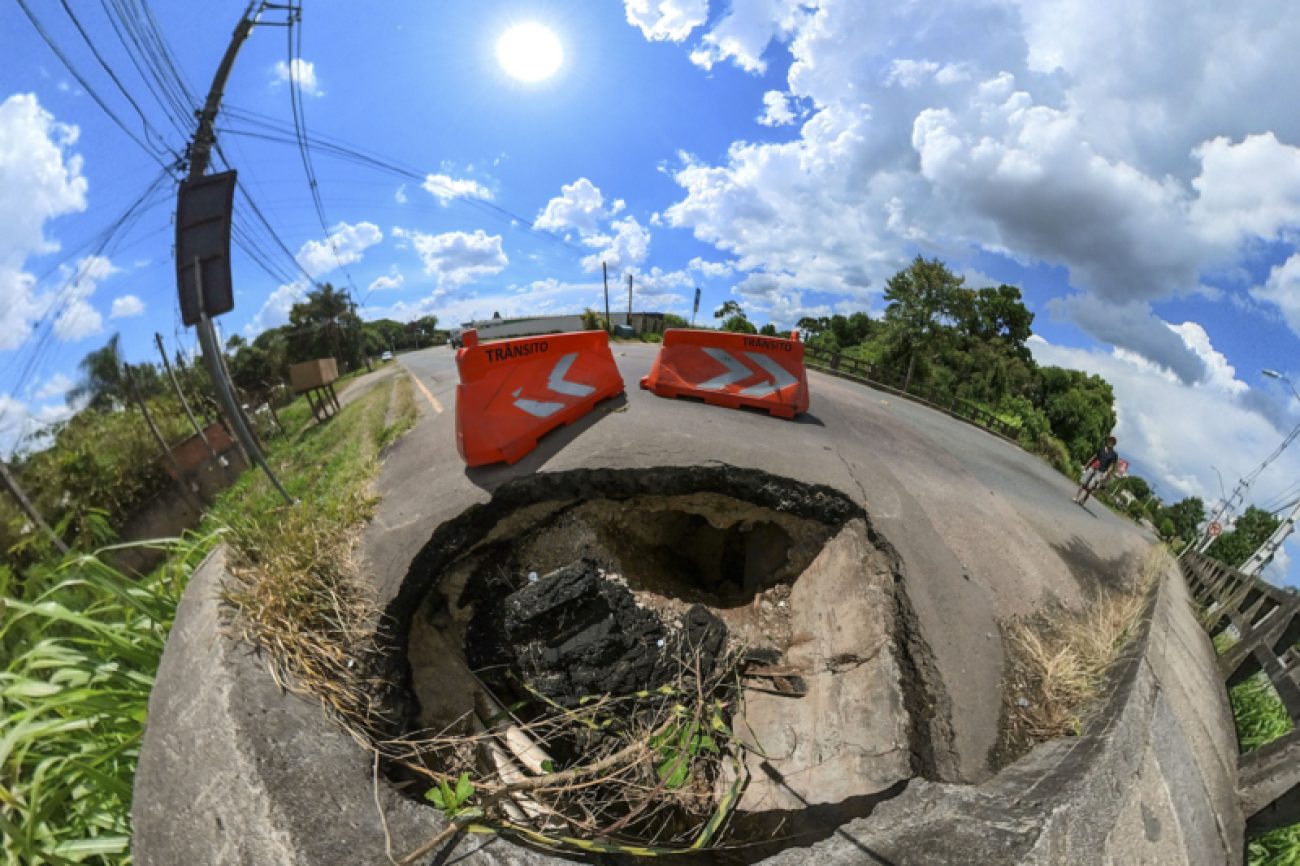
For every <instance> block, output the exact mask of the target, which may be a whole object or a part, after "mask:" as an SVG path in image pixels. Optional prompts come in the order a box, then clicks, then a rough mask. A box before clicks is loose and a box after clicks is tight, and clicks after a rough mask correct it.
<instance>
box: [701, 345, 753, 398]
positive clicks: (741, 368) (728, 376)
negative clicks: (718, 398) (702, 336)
mask: <svg viewBox="0 0 1300 866" xmlns="http://www.w3.org/2000/svg"><path fill="white" fill-rule="evenodd" d="M704 354H706V355H708V356H709V357H710V358H712V359H713V360H715V361H717V362H718V363H719V364H721V365H722V366H724V367H726V368H727V372H725V373H723V374H722V375H721V376H714V377H713V378H712V379H710V380H709V381H707V382H701V383H700V384H698V385H696V386H695V387H696V388H699V389H701V390H703V391H721V390H722V389H723V388H725V387H727V386H728V385H730V384H732V383H735V382H739V381H740V380H741V379H748V378H749V377H750V376H752V375H754V371H753V370H751V369H749V368H748V367H746V366H745V365H744V364H742V363H741V362H740V360H739V359H737V358H736V357H735V356H734V355H732V354H731V353H730V352H728V351H727V350H726V349H708V348H706V349H704Z"/></svg>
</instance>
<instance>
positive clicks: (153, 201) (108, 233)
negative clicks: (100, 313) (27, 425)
mask: <svg viewBox="0 0 1300 866" xmlns="http://www.w3.org/2000/svg"><path fill="white" fill-rule="evenodd" d="M169 177H170V173H169V172H168V171H167V170H164V171H163V172H161V173H160V174H159V175H158V176H157V177H156V178H155V179H154V180H153V182H152V183H150V184H149V186H148V187H146V188H145V190H144V192H142V193H141V194H140V195H139V196H138V197H137V198H136V199H135V200H134V201H132V202H131V203H130V204H129V205H128V206H127V208H126V210H125V211H123V212H122V213H121V214H120V215H119V216H118V217H117V218H116V219H115V220H113V222H112V223H110V224H109V225H108V226H107V227H106V228H105V229H104V230H103V231H102V232H101V233H100V235H99V240H98V242H97V243H96V244H95V245H94V250H93V252H91V253H90V254H89V255H87V256H83V257H82V261H81V264H80V265H79V266H78V267H77V268H76V269H74V270H73V272H72V273H71V274H70V275H69V276H68V279H67V280H66V281H65V283H64V284H63V286H62V287H61V288H60V289H59V291H58V292H57V293H56V295H55V300H54V302H53V303H52V304H51V305H50V308H49V309H48V310H47V311H46V313H45V315H44V316H42V318H41V320H40V321H39V322H37V323H36V325H35V328H34V330H36V331H37V336H36V341H35V342H34V343H33V344H31V346H32V347H31V349H30V351H29V353H28V356H27V361H26V363H25V364H24V365H23V368H22V370H21V371H20V372H19V374H18V377H17V379H16V380H15V381H16V384H15V387H14V393H15V394H21V393H22V392H23V391H24V390H25V389H26V388H27V387H28V385H29V384H30V382H31V379H32V377H33V376H34V375H35V373H36V372H37V371H38V370H39V369H40V368H41V366H42V365H43V362H44V359H45V355H46V353H47V352H48V350H49V347H50V345H51V340H52V337H53V334H54V326H55V323H57V322H58V320H59V318H60V317H61V316H62V315H63V313H64V312H66V311H67V309H68V308H69V307H70V306H71V305H72V304H73V302H75V301H76V300H78V299H79V296H78V293H77V291H76V288H77V287H78V286H79V285H80V284H81V283H82V281H83V280H84V279H85V278H86V276H87V267H88V263H89V262H91V261H93V260H94V259H97V258H100V257H103V256H105V254H106V253H108V252H110V251H112V250H113V249H114V248H115V247H116V245H117V244H118V243H120V242H121V240H122V239H123V238H125V237H126V236H127V235H128V234H129V233H130V231H131V229H132V228H134V226H135V225H136V224H137V223H138V222H139V220H140V218H141V217H142V216H143V215H144V214H145V213H146V212H148V211H149V210H151V209H152V208H154V207H156V206H157V205H158V204H160V203H161V202H162V201H163V198H162V197H159V196H158V192H159V190H160V189H161V188H162V187H163V184H164V182H165V181H167V180H168V178H169ZM5 412H6V410H5V409H0V421H2V420H3V419H4V416H5Z"/></svg>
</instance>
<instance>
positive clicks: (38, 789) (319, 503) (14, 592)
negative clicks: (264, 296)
mask: <svg viewBox="0 0 1300 866" xmlns="http://www.w3.org/2000/svg"><path fill="white" fill-rule="evenodd" d="M400 378H401V377H399V379H400ZM397 386H398V390H397V392H396V393H395V394H394V396H393V398H392V404H393V412H392V415H393V418H392V420H391V421H390V420H389V419H388V418H387V417H386V415H387V414H388V413H387V412H386V410H387V408H388V404H389V399H390V398H389V394H390V392H392V386H389V387H387V388H382V387H381V388H376V389H375V392H374V393H372V394H367V395H365V396H364V397H362V398H361V399H359V400H357V401H356V403H355V404H354V405H350V406H347V407H345V408H344V409H343V411H342V412H340V413H339V415H338V417H336V418H335V419H334V420H332V421H331V422H329V423H327V424H324V425H315V424H310V423H309V412H308V410H307V407H306V404H305V403H304V401H302V400H297V401H295V402H294V403H293V404H291V405H290V406H289V407H286V409H285V410H283V411H282V412H281V420H282V421H283V422H284V423H285V426H286V428H287V429H288V430H289V431H291V432H290V435H289V436H287V437H282V438H280V439H277V440H275V441H274V442H272V444H271V447H270V452H269V454H268V459H270V460H271V462H272V463H273V464H274V466H275V468H276V470H277V472H278V473H279V474H280V475H281V478H282V480H284V482H285V483H286V484H287V485H288V486H289V489H290V490H291V491H292V492H293V493H294V495H295V496H297V497H298V498H299V499H300V500H301V502H302V504H301V505H300V506H296V507H293V508H288V507H285V506H283V505H282V504H281V503H280V501H279V500H278V497H277V495H276V493H275V491H274V490H273V489H271V487H270V485H269V484H267V483H266V480H265V479H264V478H263V477H262V476H261V475H260V474H259V473H255V472H246V473H244V475H243V477H242V478H241V479H240V481H239V482H238V483H237V484H236V485H235V486H234V487H232V488H231V489H230V490H228V491H226V493H225V494H223V495H222V497H221V498H220V500H219V502H218V504H217V505H216V507H215V508H214V509H213V511H212V512H211V513H210V514H209V517H208V519H207V520H206V521H205V523H204V524H203V526H202V528H201V535H199V536H195V537H192V538H190V539H188V540H186V541H184V542H174V543H171V544H169V545H168V547H169V554H170V555H169V556H168V558H167V560H166V561H165V562H164V563H163V564H162V565H161V566H160V567H159V568H158V569H157V570H156V571H154V572H153V573H152V574H149V575H148V576H146V577H143V578H140V577H134V576H132V577H128V576H126V575H124V574H122V573H120V572H119V571H117V570H115V569H114V568H112V567H111V566H109V565H107V564H106V563H105V562H104V561H103V560H102V559H100V558H97V557H95V556H89V555H85V556H76V557H71V558H69V559H67V560H65V561H63V562H61V563H51V564H41V563H36V564H34V565H30V566H29V567H27V568H25V569H23V572H22V574H21V575H19V574H17V573H16V572H15V571H14V570H13V569H11V568H10V567H9V566H7V565H5V564H0V837H3V838H2V840H0V863H4V864H6V866H9V864H23V866H26V864H33V866H34V864H42V866H46V864H49V866H63V864H74V863H83V864H95V866H125V864H129V863H130V862H131V853H130V845H131V824H130V812H131V794H132V784H133V779H134V776H135V768H136V762H137V759H138V757H139V753H140V742H141V738H142V737H143V734H144V725H145V716H146V714H147V711H148V703H149V693H150V690H151V689H152V687H153V683H154V677H155V675H156V673H157V670H158V664H159V662H160V660H161V658H162V652H163V646H164V643H165V642H166V639H167V634H168V632H169V631H170V629H171V625H172V621H173V619H174V618H175V615H176V606H177V604H178V603H179V601H180V596H181V592H182V591H183V590H184V588H185V585H186V583H187V581H188V579H189V575H190V573H191V572H192V570H193V568H194V567H195V566H196V565H197V564H198V562H199V560H201V559H202V557H203V556H204V555H205V554H206V553H207V552H208V551H209V550H211V549H212V547H213V546H214V545H215V544H216V542H217V539H218V537H219V536H221V537H225V538H228V539H231V540H232V560H234V561H236V562H241V563H243V564H244V566H245V568H247V569H248V571H245V572H244V575H245V578H252V580H251V585H252V586H256V585H257V584H258V583H260V581H258V580H256V578H255V577H253V575H254V572H256V571H258V570H260V569H265V570H267V571H270V572H272V573H282V572H289V573H293V572H297V571H299V570H301V571H302V572H304V573H307V574H312V575H314V576H316V577H317V578H320V577H321V576H322V575H323V574H325V573H327V572H329V571H330V569H331V568H334V567H336V566H337V565H338V564H339V563H341V562H343V561H346V560H347V559H348V558H349V557H348V556H347V554H348V553H350V548H349V547H348V546H347V545H350V544H351V542H352V540H353V539H355V531H356V529H357V527H358V526H359V525H360V524H362V523H364V521H365V519H366V518H368V516H369V515H370V513H371V511H372V509H373V505H374V498H373V496H372V495H371V493H370V491H369V484H370V480H371V479H372V478H373V477H374V473H375V470H376V468H377V466H378V462H377V455H378V451H379V445H380V443H381V442H389V441H392V439H394V438H396V436H397V435H399V434H400V433H401V432H402V431H404V430H406V429H409V427H410V426H411V425H412V424H413V423H414V420H415V416H416V414H417V412H418V410H417V409H416V408H415V405H414V402H413V400H412V398H411V397H410V383H409V382H403V381H399V382H398V383H397ZM340 545H342V546H340ZM313 551H314V552H315V554H314V555H315V556H319V557H320V559H318V560H316V559H314V558H313ZM337 554H342V556H341V558H340V559H339V560H338V561H337V562H336V561H335V560H333V559H332V557H334V556H335V555H337ZM321 563H324V565H322V564H321ZM245 585H246V586H249V585H250V584H245ZM291 586H292V585H291V584H290V583H283V584H280V585H279V587H271V586H269V585H268V586H267V587H266V589H267V590H269V591H270V593H274V591H275V590H276V589H289V588H291ZM312 586H313V588H318V587H319V584H315V585H312ZM270 593H268V594H262V595H260V597H262V598H270ZM325 593H326V594H327V595H328V594H329V587H326V588H325ZM315 597H316V598H317V599H319V598H320V597H321V596H320V595H316V596H315ZM272 601H274V599H272ZM303 611H304V608H302V607H299V608H296V609H295V610H294V611H293V612H294V613H296V614H301V613H302V612H303ZM349 622H351V620H349ZM344 663H345V664H346V661H345V662H344Z"/></svg>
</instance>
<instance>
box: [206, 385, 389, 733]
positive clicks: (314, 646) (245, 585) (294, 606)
mask: <svg viewBox="0 0 1300 866" xmlns="http://www.w3.org/2000/svg"><path fill="white" fill-rule="evenodd" d="M403 386H404V387H403ZM395 389H400V390H395ZM409 394H410V383H409V382H408V381H405V377H404V376H403V377H398V379H397V380H396V381H390V382H383V383H380V384H379V385H376V386H375V387H374V388H373V389H372V390H371V391H370V392H369V393H367V394H365V395H364V396H362V397H360V398H359V399H357V400H356V401H355V402H354V403H352V404H351V405H349V406H346V407H344V409H343V411H342V412H340V413H339V414H338V415H337V416H336V417H335V418H333V419H332V420H331V421H329V422H328V423H326V424H321V425H310V426H307V427H305V428H304V429H302V430H301V431H300V432H299V433H298V434H297V437H296V440H295V441H294V442H293V444H292V446H291V447H289V448H286V449H283V450H281V451H279V452H278V453H277V454H276V455H275V458H276V459H275V462H276V463H278V465H277V466H276V467H275V468H276V470H277V472H278V473H279V475H280V477H281V479H282V480H283V481H284V483H285V484H286V486H287V487H288V488H289V490H290V492H291V493H292V494H293V495H294V496H295V497H297V498H298V499H299V502H298V504H296V505H293V506H286V505H284V504H283V503H282V502H281V501H280V500H278V499H277V498H276V496H275V494H274V491H272V490H270V488H269V486H268V485H267V484H266V482H265V479H263V478H261V477H260V476H257V475H253V476H252V477H251V478H250V479H249V482H248V483H249V484H250V485H252V486H260V487H261V488H265V490H262V491H260V493H261V494H264V495H259V491H258V490H242V491H240V495H238V496H237V497H234V498H233V500H232V501H233V502H235V503H237V504H238V508H233V507H232V508H226V509H222V508H220V507H219V508H218V511H217V514H216V515H215V516H214V519H215V520H216V521H217V522H220V523H223V524H224V525H226V526H227V527H229V529H230V542H229V543H230V561H229V571H230V574H231V577H232V579H231V580H230V581H229V582H228V584H227V585H226V587H225V589H224V593H223V598H224V600H225V601H226V602H227V604H228V606H229V614H230V616H229V618H228V627H229V628H230V629H231V630H232V631H234V632H235V633H236V634H238V635H239V636H240V637H241V638H243V639H244V640H246V641H248V642H249V643H251V644H253V645H254V646H256V647H258V648H259V649H261V650H262V651H263V652H265V653H266V655H267V659H268V662H269V666H270V669H271V673H272V675H273V676H274V677H275V679H276V682H277V683H278V684H279V685H280V686H281V687H282V688H286V689H289V690H292V691H295V692H298V693H302V694H307V695H312V696H314V697H316V698H318V699H319V700H321V701H322V702H323V703H324V704H325V706H326V707H327V708H328V709H329V710H331V711H332V712H333V713H334V714H335V715H336V717H337V718H339V719H340V720H342V721H345V723H346V724H345V727H347V728H348V729H349V730H350V731H352V732H353V733H354V735H355V736H357V737H358V739H359V740H361V741H362V742H363V743H365V742H366V735H365V734H364V732H366V731H369V730H372V729H373V728H374V727H376V726H377V725H378V723H380V722H381V721H382V719H381V718H380V715H379V712H378V710H377V706H376V704H375V703H374V701H373V700H372V697H371V696H372V695H373V694H376V693H378V692H379V691H380V689H379V688H378V686H379V685H381V684H378V683H371V682H368V681H366V680H365V678H364V677H365V675H364V674H363V673H362V670H363V669H364V668H365V665H363V664H362V663H361V661H362V659H364V658H366V657H368V656H369V653H370V651H371V649H372V648H373V642H374V623H375V622H376V619H377V610H376V606H375V602H374V600H373V597H372V594H371V590H370V588H369V585H368V584H367V583H366V582H365V581H364V580H363V579H362V578H361V577H360V576H359V574H358V569H357V567H356V551H357V547H358V544H359V542H360V538H361V532H362V530H363V529H364V527H365V525H366V523H367V521H368V520H369V519H370V517H371V516H372V515H373V513H374V507H375V503H376V499H375V497H374V495H373V493H372V492H371V490H370V482H371V481H372V479H373V478H374V476H375V474H376V473H377V471H378V467H379V463H378V455H379V450H380V449H381V448H382V447H383V445H384V444H386V443H388V442H391V441H392V440H393V439H394V438H395V437H396V436H397V435H398V434H399V433H400V432H402V431H403V430H405V429H407V428H409V427H410V426H411V425H412V424H413V423H414V420H415V413H414V411H413V405H414V404H413V402H412V401H411V399H410V396H409ZM390 406H395V407H396V409H397V411H396V412H390ZM390 415H391V416H393V417H392V418H390ZM222 504H223V505H225V504H226V503H225V501H223V503H222Z"/></svg>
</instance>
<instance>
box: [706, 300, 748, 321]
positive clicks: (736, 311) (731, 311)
mask: <svg viewBox="0 0 1300 866" xmlns="http://www.w3.org/2000/svg"><path fill="white" fill-rule="evenodd" d="M733 316H740V317H741V318H742V319H743V318H745V311H744V310H742V309H741V308H740V304H738V303H736V302H735V301H723V303H722V306H721V307H718V308H717V309H716V310H714V311H713V318H715V319H727V318H730V317H733Z"/></svg>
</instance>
